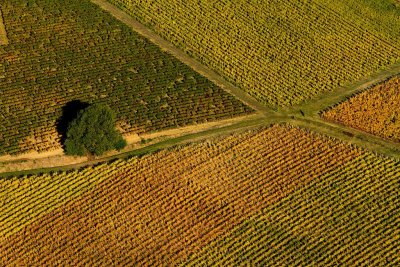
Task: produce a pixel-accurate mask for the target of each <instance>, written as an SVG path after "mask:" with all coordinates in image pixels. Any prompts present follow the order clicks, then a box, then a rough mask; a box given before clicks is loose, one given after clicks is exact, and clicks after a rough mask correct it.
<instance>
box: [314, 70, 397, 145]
mask: <svg viewBox="0 0 400 267" xmlns="http://www.w3.org/2000/svg"><path fill="white" fill-rule="evenodd" d="M322 117H323V118H325V119H326V120H329V121H334V122H338V123H340V124H343V125H346V126H350V127H353V128H356V129H360V130H363V131H366V132H368V133H371V134H374V135H377V136H380V137H383V138H386V139H390V140H393V141H396V142H400V77H399V76H395V77H393V78H391V79H389V80H387V81H386V82H384V83H382V84H378V85H376V86H374V87H373V88H370V89H368V90H367V91H365V92H362V93H360V94H358V95H356V96H353V97H351V98H350V99H348V100H347V101H345V102H343V103H341V104H339V105H337V106H335V107H333V108H332V109H329V110H327V111H326V112H324V113H323V114H322Z"/></svg>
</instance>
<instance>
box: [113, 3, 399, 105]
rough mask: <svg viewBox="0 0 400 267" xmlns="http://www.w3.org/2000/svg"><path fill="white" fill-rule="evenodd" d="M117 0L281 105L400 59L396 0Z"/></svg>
mask: <svg viewBox="0 0 400 267" xmlns="http://www.w3.org/2000/svg"><path fill="white" fill-rule="evenodd" d="M109 2H111V3H114V4H116V5H117V6H119V7H121V8H122V9H123V10H126V11H127V12H128V13H129V14H131V15H132V16H133V17H135V18H136V19H138V20H140V21H141V22H143V23H145V24H146V25H149V26H150V27H152V28H153V29H154V31H156V32H157V33H159V34H160V35H162V36H163V37H165V38H166V39H168V40H170V41H171V42H173V43H174V44H175V45H177V46H179V47H181V48H182V49H183V50H184V51H186V52H187V53H188V54H190V55H192V56H194V57H196V58H199V59H200V60H201V61H202V62H204V63H205V64H207V65H209V66H210V67H212V68H213V69H215V70H217V71H218V72H219V73H221V74H222V75H223V76H224V77H226V78H227V79H229V80H230V81H233V82H234V83H236V84H238V85H239V86H240V87H241V88H243V89H244V90H245V91H246V92H247V93H249V94H250V95H252V96H254V97H256V98H257V99H258V100H260V101H262V102H263V103H265V104H268V105H270V106H274V107H277V106H278V107H282V106H291V105H293V104H298V103H300V102H302V101H303V100H305V99H312V98H314V97H316V96H317V95H320V94H321V93H322V92H325V91H328V90H333V89H335V88H336V87H338V86H340V85H343V84H346V83H349V82H354V81H357V80H358V79H360V78H362V77H364V76H367V75H369V74H371V73H373V72H375V71H378V70H379V69H381V68H383V67H385V66H389V65H390V64H392V63H394V62H396V61H398V60H399V59H400V36H399V30H398V29H400V19H399V17H400V12H399V10H398V9H397V8H393V7H392V6H393V4H392V3H389V0H383V1H370V0H352V1H347V0H346V1H344V0H340V1H325V0H307V1H283V0H267V1H266V0H257V1H246V0H238V1H230V0H223V1H221V0H212V1H200V2H199V1H183V0H173V1H171V0H157V1H150V0H144V1H138V0H109ZM374 2H381V4H376V3H374ZM360 13H361V15H360Z"/></svg>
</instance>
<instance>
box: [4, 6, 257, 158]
mask: <svg viewBox="0 0 400 267" xmlns="http://www.w3.org/2000/svg"><path fill="white" fill-rule="evenodd" d="M1 7H2V11H3V16H4V21H5V22H6V24H7V31H8V38H9V40H10V44H9V45H7V46H0V154H4V153H10V154H15V153H21V152H27V151H30V150H36V151H43V150H49V149H54V148H59V147H60V144H59V133H58V132H57V130H56V125H57V120H58V118H60V117H61V115H62V110H63V107H64V106H65V105H66V104H68V103H69V102H70V101H74V100H79V101H82V102H87V103H94V102H103V103H106V104H108V105H109V106H110V107H111V108H112V109H113V110H114V111H115V112H116V115H117V120H118V123H119V128H120V129H121V131H122V132H123V133H132V132H135V133H138V134H140V133H143V132H150V131H157V130H162V129H167V128H172V127H179V126H184V125H190V124H195V123H202V122H206V121H215V120H219V119H225V118H231V117H234V116H239V115H244V114H248V113H250V112H252V110H251V109H250V108H248V107H247V106H245V105H244V104H243V103H241V102H239V101H238V100H236V99H235V98H234V97H233V96H231V95H229V94H228V93H226V92H225V91H223V90H222V89H221V88H219V87H217V86H216V85H214V84H213V83H211V82H210V81H208V80H207V79H206V78H205V77H203V76H201V75H199V74H197V73H195V72H194V71H193V70H192V69H191V68H189V67H188V66H186V65H184V64H183V63H181V62H179V61H178V60H177V59H175V58H174V57H172V56H171V55H169V54H167V53H165V52H162V51H161V50H160V48H158V47H156V46H155V45H153V44H152V43H151V42H149V41H148V40H146V39H144V38H142V37H141V36H139V35H138V34H136V33H135V32H133V31H132V30H131V29H130V28H128V27H127V26H125V25H124V24H122V23H120V22H119V21H117V20H116V19H114V18H113V17H112V16H111V15H110V14H107V13H106V12H104V11H102V10H101V9H100V8H99V7H98V6H96V5H94V4H92V3H90V1H88V0H84V1H81V0H66V1H45V0H33V1H28V2H27V1H22V0H16V1H15V0H12V1H11V0H7V1H3V2H2V6H1Z"/></svg>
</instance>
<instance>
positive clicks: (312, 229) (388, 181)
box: [184, 154, 400, 266]
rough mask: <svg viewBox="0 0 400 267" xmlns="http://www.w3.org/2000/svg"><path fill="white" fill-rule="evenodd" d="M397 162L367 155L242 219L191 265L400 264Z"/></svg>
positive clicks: (203, 250) (399, 175)
mask: <svg viewBox="0 0 400 267" xmlns="http://www.w3.org/2000/svg"><path fill="white" fill-rule="evenodd" d="M399 178H400V171H399V162H395V161H393V160H390V159H384V158H380V157H377V156H374V155H368V154H367V155H363V156H361V157H358V158H356V159H354V160H352V161H349V162H347V163H345V164H343V166H341V167H339V168H337V169H335V170H334V171H332V172H329V173H327V174H324V175H322V176H321V177H320V178H319V179H313V180H312V181H311V182H310V183H309V184H307V185H306V186H304V187H302V188H299V189H298V190H296V191H294V192H293V193H292V194H290V195H288V196H286V197H284V198H283V199H281V200H280V201H279V202H277V203H275V204H273V205H271V206H269V207H267V208H265V209H263V210H262V211H261V212H259V213H258V214H256V215H254V216H252V217H250V218H248V219H246V220H244V221H243V222H242V223H241V224H239V225H238V226H236V227H235V229H234V230H233V231H231V232H230V233H228V234H226V235H225V236H224V237H221V238H218V239H217V240H216V241H214V242H212V243H210V244H209V245H208V246H206V247H205V248H203V249H202V251H201V252H200V253H198V254H197V255H195V256H193V257H191V258H190V259H189V260H188V261H187V262H185V264H184V265H185V266H217V265H223V266H248V264H251V265H253V266H398V265H399V264H400V256H399V255H400V230H399V227H398V226H399V225H400V183H399Z"/></svg>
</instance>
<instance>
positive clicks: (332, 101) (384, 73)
mask: <svg viewBox="0 0 400 267" xmlns="http://www.w3.org/2000/svg"><path fill="white" fill-rule="evenodd" d="M399 74H400V61H398V62H396V63H394V64H392V65H391V66H389V67H387V68H385V69H384V70H381V71H378V72H375V73H373V74H371V75H369V76H368V77H366V78H363V79H360V80H358V81H356V82H353V83H350V84H347V85H344V86H340V87H338V88H336V89H334V90H333V91H328V92H325V93H322V94H320V95H318V97H317V98H315V99H312V100H307V101H305V102H303V103H301V104H298V105H295V106H292V107H289V108H284V109H281V110H280V111H281V112H282V113H283V114H287V115H298V114H300V113H302V112H303V113H304V114H305V115H308V116H311V117H314V118H320V113H322V112H324V111H326V110H327V109H329V108H330V107H333V106H336V105H338V104H340V103H342V102H344V101H346V100H348V99H349V98H350V97H352V96H353V95H356V94H359V93H361V92H364V91H365V90H368V89H369V88H371V87H372V86H374V85H377V84H380V83H382V82H384V81H386V80H388V79H390V78H391V77H393V76H396V75H399Z"/></svg>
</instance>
